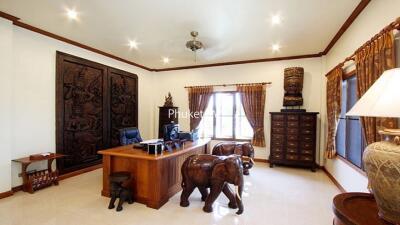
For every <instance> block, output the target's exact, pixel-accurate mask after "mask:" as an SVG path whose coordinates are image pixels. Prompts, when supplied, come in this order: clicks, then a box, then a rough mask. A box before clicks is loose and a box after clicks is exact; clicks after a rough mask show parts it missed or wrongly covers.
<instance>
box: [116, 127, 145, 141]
mask: <svg viewBox="0 0 400 225" xmlns="http://www.w3.org/2000/svg"><path fill="white" fill-rule="evenodd" d="M119 141H120V144H121V145H129V144H133V143H139V142H142V141H143V139H142V137H140V132H139V129H138V128H137V127H127V128H123V129H120V130H119Z"/></svg>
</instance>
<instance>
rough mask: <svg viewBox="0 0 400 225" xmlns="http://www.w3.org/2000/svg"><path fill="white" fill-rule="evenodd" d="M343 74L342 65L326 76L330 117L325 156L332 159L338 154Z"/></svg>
mask: <svg viewBox="0 0 400 225" xmlns="http://www.w3.org/2000/svg"><path fill="white" fill-rule="evenodd" d="M342 76H343V70H342V68H341V67H337V68H335V69H334V70H332V71H331V72H330V73H329V74H327V76H326V78H327V82H326V108H327V117H328V134H327V137H326V152H325V156H326V157H327V158H328V159H331V158H333V157H335V155H336V146H335V138H336V131H337V128H338V124H339V117H340V111H341V98H342Z"/></svg>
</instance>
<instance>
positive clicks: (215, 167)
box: [180, 154, 243, 215]
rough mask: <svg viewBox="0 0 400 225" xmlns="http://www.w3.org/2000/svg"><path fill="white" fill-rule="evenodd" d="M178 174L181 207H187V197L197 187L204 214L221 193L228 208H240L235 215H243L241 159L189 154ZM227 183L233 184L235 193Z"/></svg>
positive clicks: (210, 210) (209, 209) (237, 157)
mask: <svg viewBox="0 0 400 225" xmlns="http://www.w3.org/2000/svg"><path fill="white" fill-rule="evenodd" d="M181 173H182V189H183V191H182V194H181V202H180V205H181V206H182V207H187V206H189V204H190V203H189V200H188V199H189V196H190V194H191V193H192V192H193V190H194V189H195V188H196V187H197V188H198V189H199V191H200V193H201V200H202V201H205V205H204V207H203V211H205V212H212V210H213V209H212V204H213V203H214V201H215V200H216V199H217V197H218V196H219V194H220V193H221V191H222V192H223V193H224V194H225V195H226V197H228V199H229V207H230V208H233V209H235V208H239V209H238V211H237V212H236V214H238V215H240V214H242V213H243V203H242V192H243V165H242V161H241V158H240V156H237V155H231V156H214V155H206V154H200V155H192V156H189V157H188V158H187V159H186V160H185V161H184V163H183V165H182V168H181ZM228 183H230V184H234V185H235V189H236V191H235V194H233V193H232V191H231V190H230V188H229V186H228ZM208 188H210V193H208Z"/></svg>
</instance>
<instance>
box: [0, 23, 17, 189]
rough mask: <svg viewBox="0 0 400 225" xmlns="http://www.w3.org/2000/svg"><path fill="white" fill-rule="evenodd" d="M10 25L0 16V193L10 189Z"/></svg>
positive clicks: (11, 33) (11, 35) (11, 39)
mask: <svg viewBox="0 0 400 225" xmlns="http://www.w3.org/2000/svg"><path fill="white" fill-rule="evenodd" d="M12 26H13V25H12V24H11V22H10V21H8V20H4V19H1V18H0V34H1V35H0V68H1V74H0V106H1V108H0V193H2V192H6V191H9V190H10V189H11V183H10V180H11V146H12V143H11V119H12V118H11V117H12V114H11V113H12V108H11V107H10V105H11V99H12V88H11V87H12V85H13V81H14V78H13V74H12V57H11V55H12V46H13V45H12V41H13V32H12Z"/></svg>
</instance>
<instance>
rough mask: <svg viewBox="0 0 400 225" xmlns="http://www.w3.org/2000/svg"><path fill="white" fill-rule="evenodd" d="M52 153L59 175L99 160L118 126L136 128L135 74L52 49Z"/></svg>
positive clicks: (115, 139) (112, 142)
mask: <svg viewBox="0 0 400 225" xmlns="http://www.w3.org/2000/svg"><path fill="white" fill-rule="evenodd" d="M56 75H57V82H56V118H57V119H56V148H57V149H56V152H57V153H61V154H66V155H68V157H65V158H63V159H60V160H57V167H58V169H59V170H60V173H67V172H71V171H74V170H78V169H82V168H84V167H88V166H92V165H95V164H98V163H101V156H100V155H98V154H97V151H98V150H101V149H105V148H109V147H110V146H116V145H119V134H118V129H120V128H124V127H129V126H137V107H138V105H137V76H136V75H134V74H130V73H127V72H124V71H120V70H117V69H113V68H109V67H107V66H104V65H101V64H98V63H94V62H91V61H88V60H85V59H82V58H78V57H75V56H72V55H68V54H65V53H61V52H57V74H56Z"/></svg>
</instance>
